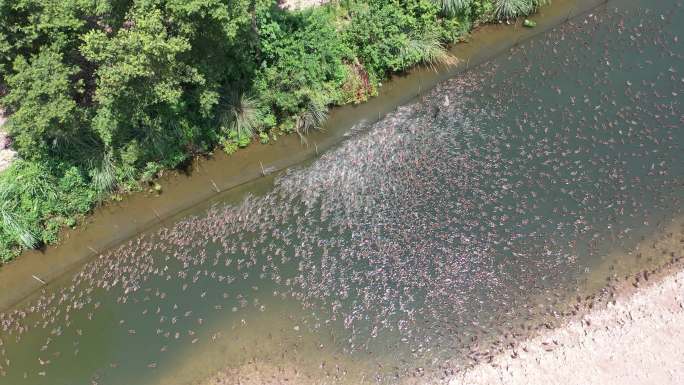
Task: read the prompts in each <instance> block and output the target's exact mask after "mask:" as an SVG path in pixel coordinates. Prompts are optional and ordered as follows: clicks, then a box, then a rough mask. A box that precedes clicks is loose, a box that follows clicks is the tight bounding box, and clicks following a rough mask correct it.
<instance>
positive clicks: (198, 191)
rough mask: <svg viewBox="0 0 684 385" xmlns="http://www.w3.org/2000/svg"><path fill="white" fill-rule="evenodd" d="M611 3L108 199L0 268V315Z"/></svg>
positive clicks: (540, 24)
mask: <svg viewBox="0 0 684 385" xmlns="http://www.w3.org/2000/svg"><path fill="white" fill-rule="evenodd" d="M607 3H608V2H607V1H606V0H555V1H554V2H553V3H552V4H551V5H549V6H546V7H544V8H542V9H541V10H540V11H539V12H538V13H537V14H536V15H534V16H533V17H532V18H533V19H534V20H535V21H537V27H536V28H534V29H528V28H524V27H522V25H521V21H518V22H517V23H515V24H511V25H507V24H491V25H485V26H482V27H480V28H478V29H477V30H476V31H474V32H473V33H472V34H471V36H470V38H469V39H468V42H467V43H463V44H458V45H456V46H454V47H453V48H452V50H451V52H452V53H453V54H454V55H455V56H456V57H458V58H459V59H460V60H459V64H458V65H456V66H453V67H450V68H440V69H439V70H437V71H434V70H432V69H428V68H416V69H414V70H412V71H410V72H409V73H408V74H405V75H401V76H394V77H393V78H392V79H391V81H388V82H387V83H385V84H384V85H383V87H382V88H381V89H380V95H379V96H378V97H376V98H373V99H371V100H370V101H368V102H366V103H363V104H360V105H357V106H351V105H350V106H343V107H338V108H334V109H333V110H332V111H331V113H330V117H329V119H328V121H327V123H326V125H325V127H324V129H323V130H322V131H320V132H315V133H313V134H311V135H310V136H308V137H307V143H306V144H304V143H302V142H301V141H300V139H299V138H298V137H297V135H289V136H284V137H281V138H279V139H278V142H277V143H275V144H272V145H259V144H253V145H251V146H249V147H248V148H246V149H244V150H241V151H238V152H237V153H236V154H233V155H231V156H230V157H228V156H227V155H225V154H224V153H223V152H221V151H216V152H215V153H214V154H213V156H211V157H209V158H206V159H198V160H196V161H195V162H193V164H192V166H191V167H190V169H189V170H188V171H186V172H169V173H167V175H165V176H164V177H162V178H160V180H158V182H159V183H160V184H161V185H162V186H163V193H162V194H161V195H159V196H156V194H149V193H145V192H140V193H135V194H131V195H129V196H127V197H126V198H125V199H124V200H123V201H122V202H108V203H107V204H105V205H103V206H101V207H99V208H98V209H96V210H95V212H94V213H93V214H92V215H90V216H89V217H88V218H87V219H86V222H85V223H83V224H82V225H81V226H80V227H79V228H77V229H75V230H68V231H65V232H64V233H63V234H62V243H61V244H59V245H56V246H50V247H47V248H46V249H45V250H41V251H29V252H25V253H24V254H22V255H21V256H20V257H19V258H18V259H17V260H16V261H14V262H11V263H9V264H7V265H4V266H2V267H0V311H4V310H7V309H9V308H11V307H13V306H14V305H16V304H17V303H19V302H20V301H22V299H24V298H26V297H27V296H29V295H30V294H31V293H33V292H35V291H36V290H38V289H40V287H41V286H43V284H42V283H41V282H39V281H38V279H40V280H42V281H44V282H47V283H50V282H51V281H53V280H55V279H56V278H58V277H60V276H61V275H63V274H65V273H68V272H70V271H72V270H74V269H76V268H78V267H79V266H81V265H82V264H83V263H85V262H86V261H88V260H90V259H91V258H93V257H95V256H96V255H98V254H99V253H100V252H101V251H103V250H105V249H107V248H109V247H112V246H114V245H116V244H118V243H120V242H122V241H123V240H126V239H128V238H130V237H132V236H135V235H136V234H138V233H140V232H142V231H145V230H149V229H152V228H155V227H157V226H160V225H164V224H166V223H170V222H172V221H173V220H175V219H177V218H179V217H181V216H183V215H184V214H186V213H187V212H188V211H190V210H192V209H193V208H194V207H195V206H197V205H200V204H202V203H203V202H205V201H207V200H210V199H212V198H213V199H215V198H217V197H226V196H231V195H239V196H240V197H241V196H243V195H245V194H246V193H248V191H244V189H237V190H238V191H233V190H236V189H235V188H236V187H238V186H241V185H244V184H246V183H248V182H250V181H253V180H256V179H259V178H261V177H263V171H264V170H266V172H267V173H273V172H276V171H280V170H284V169H287V168H289V167H292V166H294V165H297V164H300V163H302V162H304V161H306V160H309V159H311V158H314V157H316V156H317V155H318V154H319V153H321V152H322V151H324V150H327V149H329V148H331V147H332V146H334V145H335V144H337V143H339V142H340V141H342V140H343V139H344V138H345V136H346V135H347V134H348V133H349V131H350V129H351V128H352V127H355V126H356V127H359V126H360V127H363V126H364V125H365V124H367V123H371V122H374V121H377V120H379V119H382V117H383V116H384V115H385V114H387V113H389V112H391V111H393V110H395V109H396V108H397V107H399V106H401V105H404V104H406V103H408V102H410V101H412V100H414V99H416V98H417V97H419V96H420V95H421V94H422V93H423V92H425V91H428V90H430V89H431V88H432V87H434V86H435V85H436V84H438V83H439V82H441V81H443V80H446V79H449V78H451V77H454V76H456V75H457V74H458V73H461V72H463V71H466V70H467V69H468V68H469V67H473V66H476V65H480V64H482V63H484V62H486V61H488V60H490V59H492V58H493V57H495V56H497V55H499V54H501V53H503V52H506V51H507V50H508V49H510V48H511V47H514V46H515V45H517V44H519V43H520V42H522V41H525V40H527V39H529V38H531V37H533V36H535V35H538V34H540V33H543V32H546V31H548V30H551V29H553V28H554V27H556V26H558V25H559V24H561V23H563V22H566V21H567V20H569V19H571V18H574V17H577V16H581V15H583V14H586V13H588V12H591V11H592V10H594V9H596V8H598V7H602V6H607V5H606V4H607Z"/></svg>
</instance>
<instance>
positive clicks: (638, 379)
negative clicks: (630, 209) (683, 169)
mask: <svg viewBox="0 0 684 385" xmlns="http://www.w3.org/2000/svg"><path fill="white" fill-rule="evenodd" d="M636 255H637V256H639V258H644V259H646V261H651V263H652V264H653V265H655V266H658V267H655V268H652V269H647V270H642V271H641V272H640V273H638V274H636V275H628V276H625V277H624V278H623V279H620V280H619V281H614V282H613V283H610V284H609V285H608V286H609V287H610V289H609V290H604V291H603V298H602V300H601V302H603V303H602V304H600V305H597V306H596V307H594V308H593V310H589V311H587V312H585V313H583V315H582V316H581V317H575V318H574V319H569V320H568V321H567V323H566V324H565V325H563V326H561V327H559V328H556V329H553V330H548V331H543V332H541V333H540V334H538V335H537V336H536V337H534V338H531V339H528V340H526V341H524V342H522V343H519V344H517V345H514V346H509V348H508V349H507V350H505V351H504V352H502V353H500V354H498V355H497V356H496V357H495V358H494V360H493V361H492V362H491V363H481V364H478V365H476V366H474V367H472V368H470V369H468V370H465V371H464V372H462V373H460V374H458V375H456V376H454V377H453V378H451V379H450V381H449V384H450V385H461V384H462V385H480V384H482V385H484V384H487V385H492V384H507V385H509V384H510V385H516V384H563V385H567V384H578V385H580V384H581V385H585V384H605V385H612V384H615V385H618V384H619V385H631V384H658V385H667V384H683V383H684V263H682V260H683V258H684V224H683V223H682V222H681V221H675V222H673V224H672V225H671V226H669V227H668V228H667V229H666V231H665V232H664V233H663V234H661V236H660V237H658V238H655V239H648V240H644V241H643V242H641V244H640V245H639V246H638V247H637V249H636ZM663 257H665V258H668V259H669V262H666V263H664V264H662V263H659V262H658V260H659V259H660V260H662V258H663ZM618 274H619V273H618Z"/></svg>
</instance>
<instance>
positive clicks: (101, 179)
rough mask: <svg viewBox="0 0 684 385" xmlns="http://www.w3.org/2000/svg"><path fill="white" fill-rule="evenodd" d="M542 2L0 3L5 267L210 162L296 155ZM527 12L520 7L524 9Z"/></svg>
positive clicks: (0, 254) (0, 238)
mask: <svg viewBox="0 0 684 385" xmlns="http://www.w3.org/2000/svg"><path fill="white" fill-rule="evenodd" d="M544 2H545V0H345V1H339V2H331V3H330V4H327V5H325V6H320V7H315V8H311V9H307V10H303V11H295V12H289V11H283V10H282V9H280V8H279V6H278V1H277V0H107V1H100V0H96V1H93V0H13V1H9V0H0V106H1V107H4V108H5V109H6V111H7V113H8V115H9V121H8V123H7V128H8V129H9V133H10V136H11V137H12V143H13V147H14V149H15V150H17V151H18V152H19V154H20V156H21V158H22V160H21V161H18V162H15V164H14V165H13V166H12V167H11V168H10V169H9V170H7V171H5V172H4V173H3V174H1V175H0V259H1V260H7V259H9V258H11V257H13V256H14V255H16V254H17V253H19V252H20V251H21V250H22V249H24V248H32V247H38V246H40V245H42V244H47V243H51V242H55V241H57V236H58V231H59V229H60V228H61V227H62V226H64V225H66V226H73V225H74V224H75V223H77V222H78V220H79V218H80V217H81V216H83V215H85V214H87V213H88V212H89V211H90V210H92V208H93V207H94V206H95V205H96V204H98V202H101V201H102V200H105V199H108V197H110V196H111V194H113V193H116V194H119V193H121V192H125V191H128V190H134V189H138V188H140V181H145V182H149V181H151V180H153V179H154V178H155V176H156V175H158V173H159V172H161V171H163V170H164V169H167V168H173V167H176V166H178V165H179V164H181V163H183V162H185V161H186V160H187V159H189V158H190V157H192V156H194V155H195V154H198V153H203V152H206V151H209V150H211V149H213V148H214V147H216V146H220V147H222V148H223V149H224V150H225V151H226V152H228V153H232V152H235V151H237V150H238V149H239V148H242V147H245V146H247V145H249V144H250V143H252V142H254V141H259V142H261V143H263V144H268V143H270V139H269V138H273V140H275V139H276V138H277V135H278V134H279V133H290V132H296V133H298V134H299V135H301V137H302V138H303V140H305V139H304V138H305V136H306V134H307V133H308V132H310V131H311V130H315V129H319V128H321V127H322V125H323V124H324V122H325V120H326V118H327V111H328V109H329V107H330V106H333V105H340V104H345V103H358V102H362V101H364V100H366V99H367V98H368V97H370V96H372V95H375V94H376V92H377V87H379V83H380V82H381V81H383V80H384V79H385V78H386V77H387V76H388V75H389V74H391V73H395V72H401V71H404V70H406V69H408V68H410V67H412V66H414V65H416V64H419V63H427V64H429V65H438V64H447V65H448V64H451V63H452V62H453V60H454V59H453V58H452V57H451V56H450V55H449V54H448V51H447V50H446V46H447V44H450V43H453V42H456V41H458V40H459V39H460V38H461V37H462V36H463V35H464V34H466V33H467V32H468V31H469V30H470V28H471V27H472V26H473V25H476V24H477V23H478V22H483V21H488V20H491V19H492V17H493V16H494V15H495V14H496V15H499V16H500V17H502V18H510V17H514V16H516V15H518V14H520V13H521V12H529V11H532V10H534V9H536V7H538V6H539V5H541V4H542V3H544ZM521 4H522V5H521Z"/></svg>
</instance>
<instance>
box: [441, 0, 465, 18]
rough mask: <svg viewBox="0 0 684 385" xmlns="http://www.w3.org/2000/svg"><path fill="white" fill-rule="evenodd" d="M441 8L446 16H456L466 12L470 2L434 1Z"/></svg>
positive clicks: (458, 0) (462, 0) (461, 0)
mask: <svg viewBox="0 0 684 385" xmlns="http://www.w3.org/2000/svg"><path fill="white" fill-rule="evenodd" d="M435 2H436V3H437V4H439V5H440V6H441V7H442V12H444V13H445V14H447V15H456V14H458V13H461V12H463V11H464V10H466V8H467V7H468V6H470V4H471V2H472V0H435Z"/></svg>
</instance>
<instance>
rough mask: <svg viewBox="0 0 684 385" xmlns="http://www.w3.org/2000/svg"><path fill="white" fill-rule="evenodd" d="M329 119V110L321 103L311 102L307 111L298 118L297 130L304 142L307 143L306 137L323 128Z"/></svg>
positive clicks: (307, 106) (307, 105)
mask: <svg viewBox="0 0 684 385" xmlns="http://www.w3.org/2000/svg"><path fill="white" fill-rule="evenodd" d="M327 119H328V108H327V107H326V106H325V105H323V104H320V103H315V102H313V101H309V102H308V103H307V104H306V109H305V110H304V112H302V113H301V114H300V115H299V116H298V117H297V122H296V124H295V130H296V131H297V134H299V137H300V138H301V139H302V141H304V142H306V138H305V136H306V135H308V134H309V132H310V131H312V130H318V129H320V128H321V127H323V123H325V121H326V120H327Z"/></svg>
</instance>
